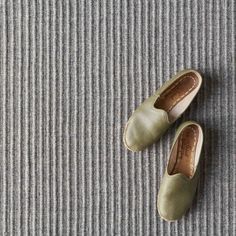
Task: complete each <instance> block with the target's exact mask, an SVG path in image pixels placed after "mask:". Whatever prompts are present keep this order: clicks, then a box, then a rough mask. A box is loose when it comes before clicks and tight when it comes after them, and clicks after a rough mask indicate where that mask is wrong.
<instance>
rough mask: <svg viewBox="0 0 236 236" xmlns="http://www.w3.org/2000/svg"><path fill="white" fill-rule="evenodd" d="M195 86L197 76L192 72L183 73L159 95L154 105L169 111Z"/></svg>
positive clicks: (196, 84)
mask: <svg viewBox="0 0 236 236" xmlns="http://www.w3.org/2000/svg"><path fill="white" fill-rule="evenodd" d="M197 86H198V78H197V76H196V75H195V74H194V73H189V74H187V75H184V76H182V77H180V78H179V79H178V80H176V81H175V82H174V83H173V84H172V85H171V86H170V87H168V89H166V90H165V91H164V92H163V93H162V94H161V95H160V97H159V98H158V99H157V101H156V102H155V104H154V106H155V107H156V108H159V109H162V110H165V111H166V112H167V113H169V112H170V111H171V110H172V109H173V107H175V106H176V105H177V104H178V103H179V102H180V101H181V100H183V99H184V98H185V97H186V96H187V95H188V94H190V93H191V92H192V91H193V90H194V89H195V88H196V87H197Z"/></svg>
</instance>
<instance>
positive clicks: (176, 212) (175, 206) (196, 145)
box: [157, 121, 203, 221]
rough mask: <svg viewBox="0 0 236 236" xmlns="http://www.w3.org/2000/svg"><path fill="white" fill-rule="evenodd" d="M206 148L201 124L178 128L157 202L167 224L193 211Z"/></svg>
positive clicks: (189, 123) (187, 124) (191, 123)
mask: <svg viewBox="0 0 236 236" xmlns="http://www.w3.org/2000/svg"><path fill="white" fill-rule="evenodd" d="M202 144H203V132H202V129H201V127H200V125H199V124H197V123H195V122H192V121H188V122H185V123H183V124H182V125H181V126H180V127H179V128H178V130H177V132H176V135H175V139H174V142H173V146H172V149H171V152H170V158H169V162H168V165H167V168H166V172H165V174H164V177H163V179H162V182H161V186H160V189H159V193H158V199H157V209H158V212H159V215H160V216H161V218H163V219H164V220H167V221H174V220H178V219H180V218H181V217H182V216H183V215H184V214H185V212H186V211H187V210H188V209H189V208H190V206H191V204H192V201H193V198H194V195H195V193H196V189H197V184H198V180H199V159H200V154H201V149H202Z"/></svg>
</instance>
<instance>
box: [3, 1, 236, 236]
mask: <svg viewBox="0 0 236 236" xmlns="http://www.w3.org/2000/svg"><path fill="white" fill-rule="evenodd" d="M235 33H236V3H235V1H234V0H223V1H220V0H218V1H217V0H207V1H205V0H192V1H184V0H179V1H171V0H160V1H155V0H149V1H142V0H137V1H132V0H100V1H99V0H94V1H92V0H78V1H76V0H68V1H62V0H50V1H47V0H32V1H31V0H0V235H63V236H64V235H102V236H106V235H108V236H110V235H135V236H136V235H235V233H236V172H235V170H236V147H235V145H236V124H235V120H236V107H235V99H236V45H235V42H236V41H235V39H236V34H235ZM185 68H193V69H196V70H199V71H200V72H201V73H202V75H203V77H204V81H203V86H202V88H201V90H200V92H199V94H198V96H197V98H196V99H195V100H194V102H193V103H192V104H191V106H190V108H189V109H188V110H187V111H186V112H185V113H184V115H183V116H182V117H181V118H180V119H179V120H178V121H177V122H176V123H175V124H174V125H173V126H172V127H171V128H170V129H169V130H168V132H167V133H166V134H165V135H164V136H163V137H162V138H161V140H160V141H159V142H157V143H155V144H154V145H152V146H151V147H150V148H148V149H146V150H145V151H143V152H139V153H131V152H129V151H127V150H126V149H125V147H124V145H123V143H122V133H123V128H124V124H125V123H126V121H127V119H128V117H129V116H130V115H131V114H132V111H133V110H134V109H135V108H136V107H137V106H138V105H139V104H140V103H141V102H142V101H143V100H144V99H145V98H147V97H149V96H150V95H152V94H153V93H154V92H155V91H156V90H157V89H158V88H159V87H160V86H161V85H162V84H163V83H164V82H165V81H167V80H168V79H169V78H170V77H171V76H172V75H174V74H175V73H176V72H178V71H179V70H181V69H185ZM186 120H195V121H197V122H199V123H200V124H201V125H202V126H203V129H204V135H205V136H204V138H205V142H204V147H203V153H202V161H201V164H200V165H201V177H200V182H199V188H198V191H197V194H196V198H195V200H194V203H193V205H192V207H191V209H190V210H189V211H188V212H187V214H186V215H185V216H184V217H183V218H182V219H181V220H179V221H177V222H174V223H167V222H165V221H163V220H161V219H160V217H159V215H158V213H157V209H156V197H157V193H158V189H159V186H160V182H161V179H162V176H163V174H164V171H165V167H166V164H167V160H168V153H169V150H170V147H171V144H172V140H173V138H174V133H175V130H176V128H177V127H178V126H179V124H181V123H182V122H183V121H186Z"/></svg>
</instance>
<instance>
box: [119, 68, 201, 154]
mask: <svg viewBox="0 0 236 236" xmlns="http://www.w3.org/2000/svg"><path fill="white" fill-rule="evenodd" d="M201 84H202V77H201V75H200V74H199V73H198V72H197V71H195V70H183V71H181V72H179V73H178V74H176V75H175V76H174V77H173V78H172V79H171V80H169V81H167V82H166V83H165V84H164V85H163V86H162V87H161V88H160V89H159V90H157V91H156V93H155V94H154V95H153V96H151V97H149V98H148V99H146V100H145V101H144V102H143V103H142V104H141V105H140V106H139V107H138V108H137V109H136V110H135V111H134V113H133V114H132V116H131V117H130V119H129V121H128V122H127V124H126V126H125V130H124V135H123V141H124V144H125V146H126V147H127V148H128V149H129V150H131V151H140V150H142V149H144V148H146V147H147V146H149V145H151V144H153V143H154V142H155V141H157V140H158V139H159V138H160V137H161V135H162V134H163V133H164V132H165V131H166V130H167V129H168V128H169V126H170V125H171V124H172V123H173V122H175V121H176V120H177V119H178V118H179V117H180V116H181V115H182V114H183V112H184V111H185V110H186V109H187V108H188V106H189V105H190V103H191V102H192V100H193V99H194V97H195V96H196V94H197V93H198V91H199V89H200V86H201Z"/></svg>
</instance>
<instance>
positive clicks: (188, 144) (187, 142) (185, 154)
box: [170, 125, 199, 177]
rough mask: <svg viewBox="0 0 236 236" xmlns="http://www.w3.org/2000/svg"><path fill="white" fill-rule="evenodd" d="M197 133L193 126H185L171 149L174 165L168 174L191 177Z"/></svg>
mask: <svg viewBox="0 0 236 236" xmlns="http://www.w3.org/2000/svg"><path fill="white" fill-rule="evenodd" d="M198 132H199V131H198V128H197V127H196V126H195V125H190V126H187V127H186V128H184V130H182V132H181V134H180V136H179V138H178V140H177V142H176V145H175V147H174V149H173V152H174V153H172V154H173V155H174V160H172V161H174V163H173V164H172V168H171V169H172V171H171V173H170V174H176V173H182V174H184V175H186V176H187V177H192V176H193V174H194V166H195V165H194V162H195V152H196V147H197V141H198V135H199V133H198Z"/></svg>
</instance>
